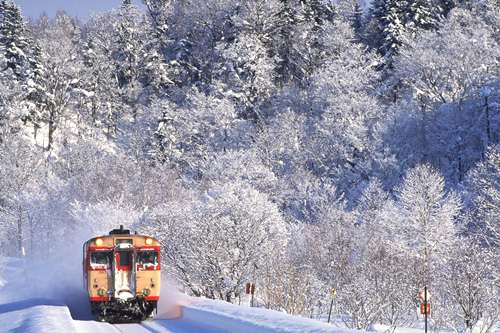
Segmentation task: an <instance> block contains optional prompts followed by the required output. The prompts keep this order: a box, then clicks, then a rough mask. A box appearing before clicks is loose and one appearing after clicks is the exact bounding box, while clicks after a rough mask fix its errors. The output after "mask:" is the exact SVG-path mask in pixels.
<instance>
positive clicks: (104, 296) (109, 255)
mask: <svg viewBox="0 0 500 333" xmlns="http://www.w3.org/2000/svg"><path fill="white" fill-rule="evenodd" d="M160 279H161V271H160V243H159V242H158V241H157V240H156V239H154V238H152V237H149V236H144V235H137V234H131V233H130V231H129V230H126V229H124V228H123V226H120V229H114V230H112V231H111V232H110V233H109V235H106V236H99V237H95V238H92V239H90V240H88V241H87V242H85V243H84V244H83V280H84V286H85V289H86V291H87V293H88V297H89V300H90V306H91V310H92V313H93V314H94V315H96V316H97V319H98V320H100V321H108V322H130V321H142V320H145V319H147V318H148V317H151V316H153V312H154V311H155V310H156V308H157V304H158V300H159V298H160Z"/></svg>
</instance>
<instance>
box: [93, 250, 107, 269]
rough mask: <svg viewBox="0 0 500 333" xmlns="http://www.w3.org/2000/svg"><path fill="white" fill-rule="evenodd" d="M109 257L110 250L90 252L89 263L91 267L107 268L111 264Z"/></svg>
mask: <svg viewBox="0 0 500 333" xmlns="http://www.w3.org/2000/svg"><path fill="white" fill-rule="evenodd" d="M111 258H112V255H111V252H110V251H99V252H91V254H90V265H91V266H92V268H108V267H110V266H111Z"/></svg>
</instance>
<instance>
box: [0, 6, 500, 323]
mask: <svg viewBox="0 0 500 333" xmlns="http://www.w3.org/2000/svg"><path fill="white" fill-rule="evenodd" d="M499 22H500V12H499V10H498V3H497V2H496V1H495V0H372V1H371V2H370V3H359V2H358V0H336V1H332V0H143V2H142V4H141V5H140V6H137V5H134V4H133V3H132V1H131V0H123V3H122V5H121V6H119V7H117V8H115V9H113V10H111V11H109V12H104V13H100V14H96V15H94V16H92V17H90V18H89V19H88V20H85V21H82V20H79V19H77V18H74V17H70V16H68V15H67V14H66V13H64V12H62V11H61V12H59V13H57V15H55V16H54V17H48V16H46V15H42V16H41V17H39V18H36V19H33V18H27V17H24V16H23V14H22V12H21V10H20V8H19V7H18V6H17V5H16V4H15V3H13V2H12V1H9V0H3V1H1V2H0V255H2V256H27V257H28V258H31V259H30V260H46V259H47V258H49V257H52V258H57V257H58V256H61V255H62V254H63V253H62V252H64V251H67V250H64V251H61V245H60V242H59V240H60V239H62V238H64V239H66V240H70V241H71V242H72V244H74V247H75V251H76V257H77V258H79V257H78V255H80V254H81V253H80V251H81V244H82V243H83V241H85V240H86V239H87V238H86V237H92V236H93V235H97V234H105V233H107V232H108V231H109V230H111V229H113V228H115V227H117V226H119V225H120V224H123V225H125V227H128V228H131V229H133V230H138V231H140V232H143V233H146V234H149V235H153V236H155V237H156V238H158V239H159V240H160V241H161V244H162V249H163V252H162V264H163V270H164V272H165V273H167V274H168V275H170V276H171V277H172V279H175V280H176V281H178V283H179V285H180V287H181V288H182V290H183V291H185V292H186V293H188V294H191V295H195V296H205V297H208V298H215V299H222V300H226V301H228V302H232V303H237V304H238V303H239V302H241V299H242V296H243V294H244V289H245V284H246V283H247V282H254V283H255V284H256V290H257V293H256V303H257V305H258V306H261V307H266V308H269V309H275V310H279V311H283V312H287V313H290V314H294V315H301V316H307V317H311V318H317V319H321V320H324V318H325V316H327V314H328V310H329V306H330V301H331V300H332V293H331V290H332V289H335V290H336V296H335V299H334V304H335V306H334V313H335V315H337V316H338V317H339V318H341V319H342V320H343V321H344V323H345V325H347V327H350V328H355V329H360V330H370V329H371V328H372V327H373V325H374V324H375V323H382V324H385V325H388V326H390V327H396V326H412V325H414V324H415V323H417V322H418V320H419V316H418V315H417V309H418V306H419V301H418V297H417V295H418V292H419V291H420V290H421V289H422V288H423V287H424V286H427V288H428V289H429V290H430V293H431V294H432V300H431V302H432V303H431V305H432V316H431V322H430V325H431V328H432V329H433V330H434V331H440V330H447V331H453V332H469V331H470V330H471V329H475V330H477V331H476V332H480V333H485V332H489V331H493V330H494V329H495V326H496V325H497V323H498V321H499V320H500V296H499V295H500V292H499V281H500V265H499V264H498V263H499V258H500V256H499V246H500V243H499V242H500V79H499V77H500V76H499V74H500V66H499V61H498V60H499V58H498V57H499V55H498V50H499V44H498V41H499V40H500V34H499V33H500V24H499ZM78 260H81V259H76V262H77V265H80V262H79V261H78Z"/></svg>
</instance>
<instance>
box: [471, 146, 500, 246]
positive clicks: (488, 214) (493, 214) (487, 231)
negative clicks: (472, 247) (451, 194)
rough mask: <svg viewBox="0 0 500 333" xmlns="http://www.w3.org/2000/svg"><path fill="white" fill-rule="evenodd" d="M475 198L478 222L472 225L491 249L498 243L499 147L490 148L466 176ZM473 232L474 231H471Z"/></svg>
mask: <svg viewBox="0 0 500 333" xmlns="http://www.w3.org/2000/svg"><path fill="white" fill-rule="evenodd" d="M468 177H469V178H468V182H469V184H470V187H471V189H472V190H473V192H472V193H473V194H474V196H475V205H476V209H477V211H478V218H479V220H478V221H477V222H476V223H474V226H473V228H474V229H477V230H475V231H476V232H478V233H479V235H478V236H479V237H481V238H483V239H484V241H485V242H486V243H487V244H488V245H489V246H492V247H495V246H497V247H498V245H499V242H500V227H499V223H498V221H500V146H499V145H495V146H492V147H490V149H489V150H488V151H487V153H486V158H485V160H484V161H483V162H481V163H479V165H478V166H476V167H475V168H474V169H473V170H471V172H470V174H469V176H468ZM473 232H474V231H473Z"/></svg>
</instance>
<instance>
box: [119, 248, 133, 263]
mask: <svg viewBox="0 0 500 333" xmlns="http://www.w3.org/2000/svg"><path fill="white" fill-rule="evenodd" d="M130 254H131V253H130V252H128V251H120V266H130V265H131V261H132V260H131V259H132V258H131V255H130Z"/></svg>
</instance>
